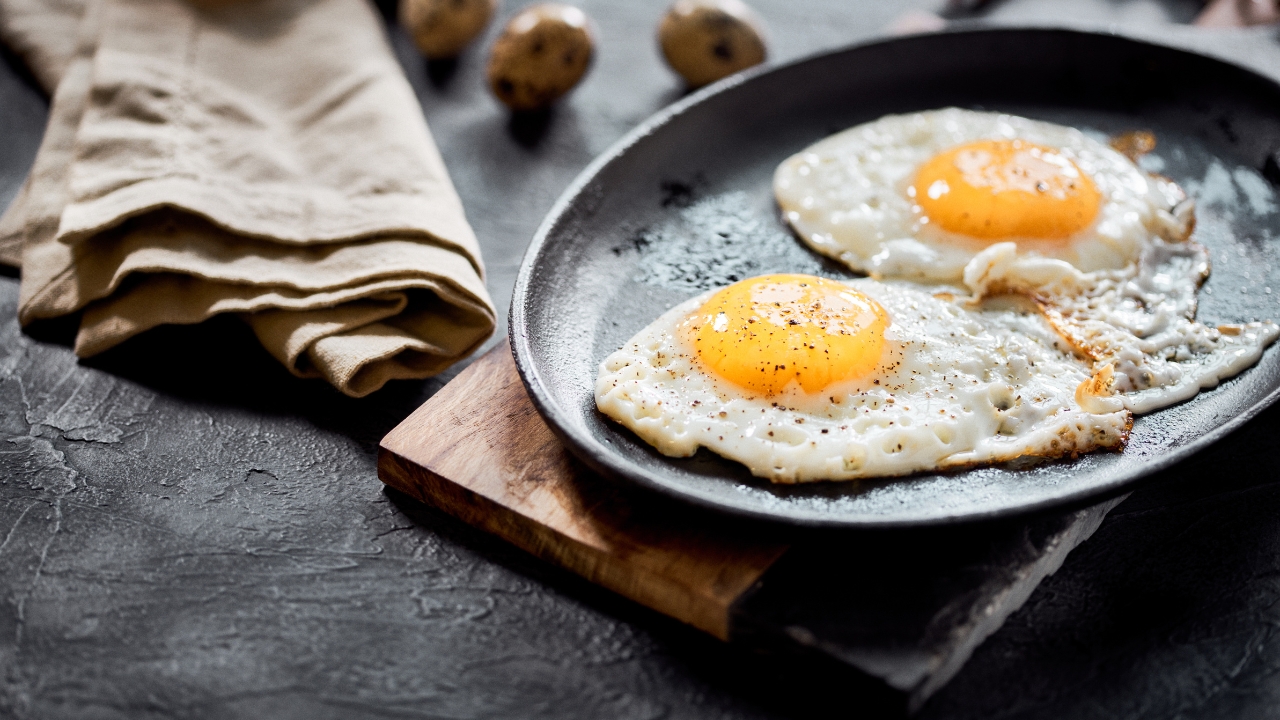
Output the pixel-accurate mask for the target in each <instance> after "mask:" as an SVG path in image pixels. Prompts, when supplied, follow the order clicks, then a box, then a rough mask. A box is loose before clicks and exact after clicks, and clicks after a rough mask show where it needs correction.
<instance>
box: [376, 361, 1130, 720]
mask: <svg viewBox="0 0 1280 720" xmlns="http://www.w3.org/2000/svg"><path fill="white" fill-rule="evenodd" d="M378 475H379V476H380V477H381V478H382V481H383V482H384V483H386V484H387V485H388V486H389V487H391V488H394V489H395V490H398V491H400V492H402V493H405V494H407V495H409V496H411V497H414V498H416V499H418V500H419V501H421V502H423V503H426V504H428V505H433V506H435V507H437V508H440V509H441V510H444V511H445V512H447V513H449V514H451V515H454V516H456V517H458V518H460V519H462V520H463V521H465V522H467V523H469V524H471V525H473V526H475V527H477V528H480V529H482V530H485V531H487V532H490V533H492V534H494V535H497V536H499V537H501V538H504V539H505V540H507V541H509V542H511V543H513V544H515V545H517V546H518V547H521V548H523V549H524V550H526V551H528V552H530V553H532V554H534V555H536V556H538V557H540V558H542V559H544V560H546V561H548V562H551V563H554V564H556V565H559V566H561V567H564V568H567V569H569V570H571V571H573V572H575V573H578V574H579V575H582V576H583V577H585V578H587V579H588V580H590V581H591V582H594V583H597V584H599V585H602V586H604V587H606V588H609V589H610V590H612V591H614V592H617V593H619V594H621V595H624V596H626V597H628V598H630V599H632V600H634V601H636V602H638V603H641V604H642V605H645V606H648V607H650V608H653V609H654V610H657V611H658V612H661V613H664V614H666V615H669V616H671V617H673V618H676V619H678V620H680V621H682V622H685V623H688V624H689V625H692V626H693V627H695V628H698V629H699V630H702V631H705V632H708V633H710V634H712V635H714V636H716V637H718V638H720V639H721V640H726V641H728V640H733V641H739V642H749V643H752V644H764V645H769V646H773V647H779V646H791V647H795V648H801V649H803V650H804V651H806V652H818V653H821V654H824V655H827V656H829V657H831V658H834V659H836V660H838V661H840V662H842V663H845V664H846V665H848V666H850V667H852V668H854V669H855V670H857V671H858V672H860V673H862V674H863V675H864V676H866V678H867V679H870V680H871V681H872V682H873V683H875V684H877V685H878V686H880V687H881V688H883V689H884V690H885V691H887V692H888V693H890V694H893V695H895V696H896V697H899V698H900V699H901V701H902V705H903V707H904V708H906V709H909V710H911V709H915V708H918V707H919V706H920V705H921V704H923V702H924V701H925V699H927V698H928V696H929V695H930V694H932V693H933V692H934V691H936V690H937V688H939V687H941V686H942V684H943V683H945V682H946V680H948V679H949V678H950V677H951V676H952V675H954V674H955V673H956V672H957V671H958V670H959V669H960V667H961V665H963V663H964V661H965V660H966V659H967V658H968V657H969V654H970V653H972V651H973V649H974V647H976V646H977V645H978V643H980V642H981V641H982V640H983V639H985V638H986V637H987V636H988V635H990V634H991V633H992V632H994V631H995V630H996V628H998V627H999V626H1000V624H1001V623H1003V622H1004V620H1005V618H1007V617H1008V616H1009V615H1010V614H1011V613H1012V612H1013V611H1014V610H1016V609H1017V608H1018V607H1020V606H1021V605H1022V603H1023V602H1025V601H1026V599H1027V597H1028V596H1029V595H1030V594H1031V591H1032V590H1033V589H1034V588H1035V587H1036V585H1038V584H1039V583H1040V581H1041V580H1042V579H1043V578H1044V577H1045V576H1046V575H1048V574H1049V573H1051V572H1053V571H1054V570H1056V569H1057V568H1058V567H1059V566H1060V565H1061V564H1062V561H1063V559H1064V558H1065V557H1066V555H1067V553H1069V552H1070V551H1071V550H1072V549H1073V548H1074V547H1076V546H1077V545H1078V544H1079V543H1081V542H1083V541H1084V540H1085V539H1086V538H1087V537H1088V536H1089V535H1090V534H1092V533H1093V531H1094V530H1096V529H1097V527H1098V525H1099V524H1100V523H1101V521H1102V518H1103V517H1104V516H1105V515H1106V513H1107V512H1108V511H1109V510H1110V509H1111V508H1112V507H1114V506H1115V505H1116V504H1118V503H1119V502H1120V500H1122V499H1123V498H1121V499H1116V500H1111V501H1108V502H1106V503H1103V504H1102V505H1099V506H1096V507H1094V508H1089V509H1087V510H1082V511H1077V512H1071V513H1066V514H1063V515H1054V516H1047V517H1040V518H1037V519H1035V520H1034V521H1031V522H1028V523H1021V524H1019V523H1005V524H988V525H982V526H975V527H961V528H946V529H940V530H913V531H888V532H886V531H879V532H873V533H865V532H862V533H859V532H830V531H826V532H814V531H787V530H785V529H779V528H774V527H768V526H761V525H759V524H757V523H751V522H749V521H742V520H737V519H733V518H727V517H724V516H721V515H719V514H716V513H712V512H710V511H706V510H700V509H696V508H690V507H687V506H685V505H683V504H679V503H676V502H674V501H671V500H669V499H666V498H660V497H657V496H655V495H653V494H651V493H648V492H645V491H643V490H640V489H637V488H632V487H630V486H624V485H622V484H619V483H614V482H609V481H607V480H605V479H603V478H601V477H599V476H597V475H595V474H594V473H593V472H591V471H590V470H589V469H587V468H586V467H585V466H583V465H582V464H581V463H579V462H578V461H577V460H576V459H575V458H574V457H573V456H572V455H571V454H570V453H569V452H568V451H566V450H565V449H564V447H563V446H561V444H560V443H559V441H558V440H557V439H556V437H555V436H554V435H553V434H552V432H551V430H550V429H549V428H548V427H547V425H546V424H545V423H544V422H543V420H542V418H541V416H540V415H539V414H538V413H537V411H536V410H535V409H534V407H533V404H532V403H531V402H530V400H529V398H528V396H527V395H526V393H525V390H524V386H523V385H522V384H521V382H520V378H519V375H518V374H517V372H516V368H515V363H514V361H513V360H512V358H511V352H510V349H509V347H508V345H507V344H506V343H502V344H500V345H499V346H498V347H495V348H494V349H493V350H491V351H490V352H489V353H487V354H486V355H484V356H483V357H481V358H480V359H478V360H476V361H475V362H474V363H472V365H471V366H470V367H468V368H467V369H466V370H464V371H463V372H462V373H460V374H459V375H458V377H457V378H455V379H454V380H453V381H452V382H450V383H449V384H448V385H446V386H445V387H444V388H443V389H441V390H440V392H438V393H436V395H435V396H434V397H432V398H431V399H430V400H428V401H427V402H426V403H424V404H423V405H422V407H420V408H418V410H417V411H415V412H414V413H413V414H412V415H410V416H409V417H408V418H407V419H405V420H404V422H402V423H401V424H400V425H398V426H397V427H396V428H395V429H394V430H392V431H391V432H390V433H389V434H388V435H387V436H386V437H385V438H383V440H382V443H381V451H380V454H379V457H378Z"/></svg>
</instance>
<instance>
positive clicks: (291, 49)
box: [0, 0, 494, 396]
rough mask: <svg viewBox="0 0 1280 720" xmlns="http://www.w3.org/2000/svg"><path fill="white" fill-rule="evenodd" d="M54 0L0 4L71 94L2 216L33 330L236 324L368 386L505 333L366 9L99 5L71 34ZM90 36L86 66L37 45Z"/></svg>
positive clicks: (318, 4) (37, 59)
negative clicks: (54, 32)
mask: <svg viewBox="0 0 1280 720" xmlns="http://www.w3.org/2000/svg"><path fill="white" fill-rule="evenodd" d="M40 2H41V0H0V8H3V10H4V15H3V16H2V17H0V27H2V28H3V32H4V33H5V39H6V41H7V42H9V43H10V44H11V45H13V46H14V47H15V48H16V49H18V50H19V51H20V52H24V53H26V54H25V57H26V58H27V59H28V61H29V62H30V63H31V64H32V66H33V74H35V75H36V77H37V78H39V79H40V80H41V81H42V82H44V81H46V78H48V79H49V80H50V81H54V80H56V82H57V86H56V90H54V91H53V104H52V109H51V113H50V120H49V126H48V128H47V129H46V133H45V138H44V142H43V144H42V145H41V148H40V152H39V154H38V156H37V158H36V163H35V166H34V167H33V169H32V172H31V175H30V177H29V178H28V181H27V184H26V185H25V186H24V187H23V189H22V191H21V193H20V194H19V196H18V198H17V199H15V201H14V203H13V205H12V206H11V207H10V209H9V211H8V212H7V213H6V214H5V216H4V217H3V218H2V219H0V258H8V259H9V261H10V262H13V261H15V260H19V259H20V261H21V265H22V288H21V292H20V300H19V319H20V321H21V322H22V323H23V324H27V323H30V322H32V321H35V320H40V319H45V318H52V317H57V316H61V315H66V314H68V313H74V312H79V311H82V313H83V314H82V317H81V321H80V329H79V333H78V335H77V337H76V344H75V349H76V353H77V354H79V355H81V356H89V355H93V354H95V353H98V352H101V351H103V350H106V349H107V348H110V347H112V346H113V345H116V344H118V343H120V342H122V341H123V340H125V339H127V338H129V337H131V336H133V335H135V334H137V333H139V332H143V331H145V330H147V329H150V328H152V327H155V326H157V325H161V324H165V323H197V322H200V321H202V320H204V319H206V318H208V317H210V316H212V315H214V314H217V313H224V312H234V313H238V314H239V315H240V316H241V317H243V318H244V319H245V320H246V321H247V322H248V323H249V325H250V326H251V327H252V328H253V330H254V332H255V333H256V335H257V337H258V339H259V340H260V341H261V342H262V344H263V346H264V347H266V349H267V350H268V351H269V352H271V354H273V355H274V356H275V357H276V358H277V359H279V360H280V361H281V362H283V363H284V364H285V365H286V366H287V367H288V368H289V369H290V370H291V371H292V372H294V373H295V374H297V375H301V376H304V377H323V378H325V379H326V380H328V381H329V382H330V383H332V384H333V385H334V386H335V387H337V388H338V389H339V390H341V391H343V392H345V393H347V394H349V395H354V396H361V395H365V394H368V393H370V392H372V391H374V390H376V389H378V388H379V387H381V386H382V385H383V384H384V383H385V382H386V381H387V380H389V379H392V378H407V377H425V376H427V375H431V374H434V373H437V372H439V371H441V370H443V369H444V368H446V367H448V366H449V365H450V364H452V363H453V362H455V361H457V360H459V359H461V358H462V357H464V356H465V355H467V354H469V353H470V352H472V351H473V350H474V349H475V348H476V347H477V346H478V345H479V344H480V343H482V342H483V341H484V340H485V339H486V338H488V337H489V335H490V334H491V333H492V331H493V327H494V311H493V307H492V303H491V301H490V300H489V297H488V295H487V293H486V291H485V288H484V283H483V280H482V273H483V268H482V265H481V262H480V251H479V247H478V245H477V243H476V239H475V236H474V234H473V233H472V231H471V228H470V226H469V225H468V224H467V222H466V218H465V217H464V215H463V210H462V205H461V203H460V201H459V200H458V197H457V194H456V193H455V192H454V189H453V186H452V184H451V183H450V181H449V178H448V174H447V173H446V171H445V168H444V164H443V162H442V161H441V159H440V156H439V153H438V152H437V151H436V148H435V146H434V144H433V142H432V140H431V137H430V135H429V134H428V132H427V129H426V125H425V122H424V121H423V118H422V115H421V111H420V109H419V107H418V105H417V100H416V98H415V97H414V95H413V92H412V90H411V89H410V88H409V86H408V83H407V82H406V81H405V79H404V77H403V76H402V75H401V73H400V70H399V66H398V65H397V64H396V62H395V60H394V58H393V57H392V56H391V53H390V50H389V48H388V46H387V43H386V39H385V37H384V34H383V30H382V26H381V23H380V21H379V20H378V18H377V16H376V15H375V14H374V12H373V10H372V8H371V7H370V6H369V5H368V4H367V2H366V1H365V0H254V1H241V2H227V1H225V0H224V1H222V2H215V1H214V0H206V1H205V2H186V1H184V0H87V1H86V2H84V3H83V5H82V6H81V8H82V10H81V11H80V12H79V13H78V20H76V21H75V22H74V23H73V22H71V21H68V20H66V18H68V17H77V12H76V9H75V4H74V3H72V2H71V1H70V0H43V2H44V3H46V4H48V5H51V6H52V5H57V6H58V8H59V12H58V13H52V15H57V16H58V17H61V18H62V20H61V21H59V22H53V21H52V20H51V19H49V17H46V19H45V20H44V21H43V22H37V21H35V20H33V19H32V18H34V17H36V16H38V15H39V13H38V12H36V11H34V10H32V8H33V7H34V6H36V5H38V4H39V3H40ZM52 15H51V16H50V17H52ZM72 24H73V25H74V26H75V27H76V32H75V36H74V42H72V43H70V53H71V54H70V56H69V57H68V56H67V55H66V52H67V45H68V44H67V43H65V42H62V41H59V42H49V43H44V44H41V43H39V42H37V41H34V40H32V38H42V37H43V35H42V34H41V33H43V32H44V30H43V28H54V27H60V28H65V27H67V26H69V25H72ZM24 43H25V45H24ZM30 47H38V48H39V50H38V51H35V50H31V49H30ZM19 255H20V258H19Z"/></svg>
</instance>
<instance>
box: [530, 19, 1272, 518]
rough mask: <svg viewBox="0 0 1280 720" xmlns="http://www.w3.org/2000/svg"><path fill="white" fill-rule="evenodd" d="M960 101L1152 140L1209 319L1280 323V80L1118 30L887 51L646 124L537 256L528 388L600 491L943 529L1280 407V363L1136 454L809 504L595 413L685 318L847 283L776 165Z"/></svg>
mask: <svg viewBox="0 0 1280 720" xmlns="http://www.w3.org/2000/svg"><path fill="white" fill-rule="evenodd" d="M949 105H957V106H961V107H968V108H974V109H986V110H1000V111H1008V112H1014V113H1018V114H1021V115H1026V116H1029V117H1033V118H1040V119H1044V120H1050V121H1053V122H1058V123H1062V124H1065V125H1072V126H1075V127H1078V128H1081V129H1084V130H1087V131H1093V132H1097V133H1100V134H1113V133H1117V132H1122V131H1126V130H1134V129H1150V130H1154V131H1155V133H1156V135H1157V136H1158V138H1159V147H1158V148H1157V149H1156V151H1155V153H1154V154H1153V155H1152V156H1149V158H1146V159H1145V161H1146V163H1147V167H1148V169H1151V170H1155V171H1159V172H1162V173H1164V174H1166V175H1169V176H1171V177H1173V178H1174V179H1175V180H1177V181H1178V182H1179V183H1181V184H1182V185H1183V186H1184V187H1185V188H1187V189H1188V190H1189V191H1190V192H1191V193H1192V194H1193V195H1194V196H1196V197H1197V198H1198V202H1199V209H1198V217H1199V226H1198V229H1197V231H1196V238H1197V239H1198V240H1199V241H1200V242H1202V243H1204V244H1205V245H1207V246H1208V247H1209V249H1210V252H1211V257H1212V260H1213V275H1212V277H1211V279H1210V280H1209V282H1208V284H1207V285H1206V287H1205V288H1204V289H1203V290H1202V291H1201V306H1200V315H1199V317H1200V319H1201V320H1203V321H1206V322H1210V323H1217V322H1240V321H1248V320H1259V319H1280V302H1278V300H1280V210H1278V209H1277V206H1278V205H1280V202H1278V201H1277V193H1276V187H1275V185H1274V184H1273V183H1274V182H1275V181H1276V176H1277V168H1276V166H1275V161H1276V159H1275V157H1274V156H1273V153H1275V151H1276V150H1277V148H1280V86H1277V84H1276V83H1274V82H1273V81H1271V80H1268V79H1265V78H1263V77H1261V76H1259V75H1257V74H1254V73H1251V72H1249V71H1246V70H1244V69H1242V68H1239V67H1236V66H1233V65H1229V64H1226V63H1223V62H1220V61H1217V60H1213V59H1209V58H1206V57H1204V56H1201V55H1196V54H1193V53H1189V52H1186V51H1182V50H1178V49H1173V48H1168V47H1162V46H1158V45H1152V44H1148V43H1144V42H1138V41H1135V40H1131V39H1126V38H1122V37H1117V36H1112V35H1102V34H1092V33H1083V32H1075V31H1065V30H976V31H963V32H952V33H944V34H936V35H926V36H917V37H908V38H900V39H893V40H887V41H884V42H878V43H873V44H870V45H863V46H858V47H854V48H850V49H847V50H842V51H839V52H835V53H831V54H827V55H822V56H819V57H814V58H811V59H808V60H804V61H801V62H798V63H795V64H792V65H787V66H785V67H780V68H777V69H773V70H767V71H760V72H755V73H750V74H748V75H746V76H743V77H739V78H736V79H733V80H729V81H726V82H724V83H722V84H720V85H718V86H715V87H712V88H710V89H708V90H705V91H702V92H700V93H698V94H696V95H693V96H691V97H689V98H687V99H686V100H684V101H682V102H680V103H677V104H676V105H674V106H672V107H671V108H669V109H668V110H665V111H663V112H661V113H659V114H658V115H656V116H654V117H653V118H651V119H650V120H648V121H647V122H645V123H644V124H643V125H641V126H640V127H639V128H637V129H636V130H635V131H634V132H632V133H631V134H630V135H628V136H627V137H626V138H625V139H624V140H622V141H621V142H619V143H618V144H617V145H616V146H614V148H613V149H612V150H610V151H609V152H607V153H605V155H604V156H602V157H601V158H599V159H597V160H596V161H595V162H594V163H592V165H591V166H590V167H589V168H587V170H586V171H584V172H583V173H582V175H581V176H579V178H578V179H577V180H576V181H575V182H574V184H573V185H572V186H571V187H570V188H569V190H568V191H567V192H566V193H565V194H564V196H563V197H561V199H560V201H559V202H558V203H557V204H556V206H555V208H554V209H553V210H552V211H551V214H550V215H549V216H548V217H547V219H546V220H545V221H544V222H543V224H542V227H541V228H540V229H539V230H538V234H537V235H536V236H535V237H534V239H533V243H532V245H531V246H530V247H529V250H528V253H527V255H526V256H525V259H524V265H523V267H522V268H521V270H520V275H519V277H518V279H517V281H516V287H515V297H514V300H513V302H512V307H511V328H510V331H511V344H512V348H513V350H514V353H515V358H516V363H517V365H518V366H519V369H520V375H521V377H522V378H523V379H524V383H525V385H526V387H527V388H528V390H529V393H530V395H531V396H532V397H533V400H534V403H535V404H536V405H537V407H538V409H539V410H540V411H541V412H542V415H543V416H544V417H545V418H546V420H547V422H548V423H549V424H550V425H551V427H552V428H553V429H554V430H555V431H556V433H558V434H559V436H560V437H561V438H562V439H563V440H564V441H565V443H566V444H567V445H568V447H569V448H570V449H572V451H573V452H574V453H575V454H577V455H578V457H580V458H581V459H582V460H583V461H584V462H586V463H587V464H588V465H589V466H591V467H592V468H594V469H596V470H597V471H599V472H601V473H602V474H604V475H606V476H609V477H613V478H618V479H625V480H629V481H633V482H636V483H639V484H640V485H643V486H646V487H648V488H651V489H653V490H656V491H658V492H661V493H665V494H667V495H670V496H674V497H677V498H681V499H683V500H686V501H688V502H692V503H696V504H699V505H703V506H707V507H711V508H716V509H719V510H723V511H726V512H730V513H736V514H740V515H747V516H752V517H756V518H765V519H769V520H774V521H781V522H785V523H790V524H796V525H809V526H845V527H854V526H857V527H872V526H912V525H933V524H943V523H954V522H962V521H970V520H978V519H985V518H994V517H1002V516H1011V515H1016V514H1020V513H1026V512H1031V511H1035V510H1040V509H1046V508H1051V507H1058V506H1064V505H1071V504H1079V503H1082V502H1084V501H1086V500H1090V499H1101V498H1103V497H1105V496H1107V495H1114V494H1117V493H1119V492H1120V491H1122V490H1123V489H1125V488H1127V487H1129V486H1130V485H1131V484H1133V483H1134V482H1135V481H1137V480H1138V479H1140V478H1142V477H1143V476H1145V475H1148V474H1150V473H1152V472H1153V471H1155V470H1157V469H1159V468H1162V467H1166V466H1168V465H1170V464H1172V463H1175V462H1178V461H1179V460H1181V459H1182V458H1185V457H1187V456H1189V455H1191V454H1192V453H1194V452H1196V451H1198V450H1200V449H1202V448H1204V447H1206V446H1208V445H1209V444H1211V443H1213V442H1214V441H1216V440H1217V439H1218V438H1221V437H1223V436H1224V435H1225V434H1226V433H1228V432H1230V431H1231V430H1232V429H1234V428H1236V427H1238V426H1239V425H1240V424H1241V423H1243V422H1244V421H1245V420H1247V419H1248V418H1250V417H1252V416H1253V415H1255V414H1256V413H1258V412H1259V411H1260V410H1261V409H1263V408H1264V407H1266V406H1267V405H1269V404H1270V403H1271V402H1272V401H1274V400H1275V398H1276V397H1277V392H1278V388H1280V353H1278V352H1277V350H1276V349H1274V348H1273V349H1272V350H1270V351H1268V352H1267V353H1266V355H1265V356H1264V357H1263V359H1262V361H1261V362H1260V363H1259V364H1258V365H1257V366H1256V367H1254V368H1252V369H1250V370H1248V371H1246V372H1245V373H1243V374H1242V375H1241V376H1240V377H1238V378H1236V379H1234V380H1231V381H1229V382H1227V383H1225V384H1223V385H1222V386H1220V387H1218V388H1216V389H1214V390H1212V391H1208V392H1203V393H1201V394H1200V396H1198V397H1197V398H1195V399H1194V400H1191V401H1189V402H1186V403H1183V404H1181V405H1177V406H1175V407H1171V408H1168V409H1166V410H1163V411H1160V412H1157V413H1154V414H1151V415H1148V416H1144V417H1141V418H1139V419H1138V420H1137V422H1136V423H1135V425H1134V429H1133V435H1132V439H1131V441H1130V443H1129V446H1128V448H1126V449H1125V451H1124V452H1122V453H1095V454H1091V455H1087V456H1084V457H1081V458H1078V459H1076V460H1074V461H1059V462H1052V463H1046V464H1042V465H1039V466H1036V467H1032V468H1024V469H1015V468H1010V467H993V468H984V469H977V470H972V471H965V472H951V473H942V474H932V475H930V474H921V475H915V476H912V477H909V478H898V479H887V480H872V481H862V482H856V483H817V484H811V485H804V486H799V487H795V486H789V487H774V486H771V485H769V483H768V482H766V481H763V480H760V479H757V478H753V477H751V476H750V475H749V474H748V473H747V472H746V470H745V469H744V468H743V467H742V466H741V465H738V464H737V463H733V462H730V461H726V460H723V459H721V458H719V457H718V456H716V455H714V454H712V453H710V452H709V451H706V450H701V451H699V453H698V454H697V455H695V456H694V457H692V458H686V459H674V458H668V457H665V456H663V455H660V454H659V453H657V452H656V451H654V450H653V449H652V448H651V447H649V446H648V445H647V444H645V443H644V442H643V441H641V440H640V439H639V438H637V437H636V436H634V435H632V434H631V433H630V432H629V431H628V430H626V429H624V428H622V427H621V426H619V425H616V424H614V423H613V422H611V421H609V420H608V419H606V418H605V417H604V416H603V415H601V414H600V413H599V412H597V410H596V408H595V401H594V397H593V386H594V380H595V376H596V369H597V367H598V365H599V363H600V361H601V360H602V359H603V358H604V357H605V356H606V355H608V354H609V353H611V352H612V351H614V350H616V349H617V348H619V347H620V346H621V345H622V344H623V342H625V341H626V340H627V339H628V338H630V337H631V336H632V335H633V334H634V333H635V332H636V331H638V330H639V329H640V328H642V327H644V326H645V325H647V324H648V323H649V322H650V321H652V320H653V319H654V318H655V317H657V316H658V315H659V314H660V313H661V312H663V311H664V310H666V309H667V308H669V307H671V306H672V305H675V304H676V303H678V302H680V301H682V300H684V299H686V298H688V297H690V296H692V295H694V294H696V293H699V292H701V291H703V290H705V289H707V288H711V287H716V286H719V285H724V284H728V283H729V282H732V281H734V280H738V279H741V278H744V277H748V276H751V275H756V274H761V273H765V272H808V273H817V274H823V275H828V276H831V277H845V276H847V275H848V273H846V272H844V271H842V270H841V268H839V267H837V266H836V265H834V264H833V263H830V262H827V261H824V260H823V259H822V258H820V257H818V256H817V255H815V254H813V253H812V252H810V251H808V250H807V249H805V248H804V247H803V246H802V245H801V244H800V243H799V242H798V241H797V240H795V239H794V238H793V236H792V235H791V234H790V233H789V232H788V230H787V228H786V227H785V226H784V224H783V222H782V221H781V220H780V218H779V214H778V211H777V208H776V206H775V205H774V202H773V197H772V192H771V186H770V181H771V177H772V173H773V170H774V167H775V166H777V164H778V163H779V162H780V161H782V160H783V159H784V158H786V157H787V156H789V155H791V154H792V153H794V152H796V151H798V150H800V149H801V148H803V147H805V146H806V145H808V144H810V143H812V142H814V141H815V140H818V139H820V138H822V137H825V136H827V135H830V134H831V133H833V132H836V131H838V130H842V129H844V128H847V127H849V126H851V125H855V124H858V123H861V122H866V121H869V120H874V119H876V118H878V117H880V116H882V115H885V114H886V113H901V112H909V111H915V110H926V109H932V108H940V107H945V106H949ZM1268 177H1269V178H1271V179H1270V180H1268V179H1266V178H1268ZM1273 290H1274V293H1275V294H1273ZM1224 471H1229V468H1224ZM1212 481H1213V480H1212V478H1206V482H1212Z"/></svg>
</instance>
